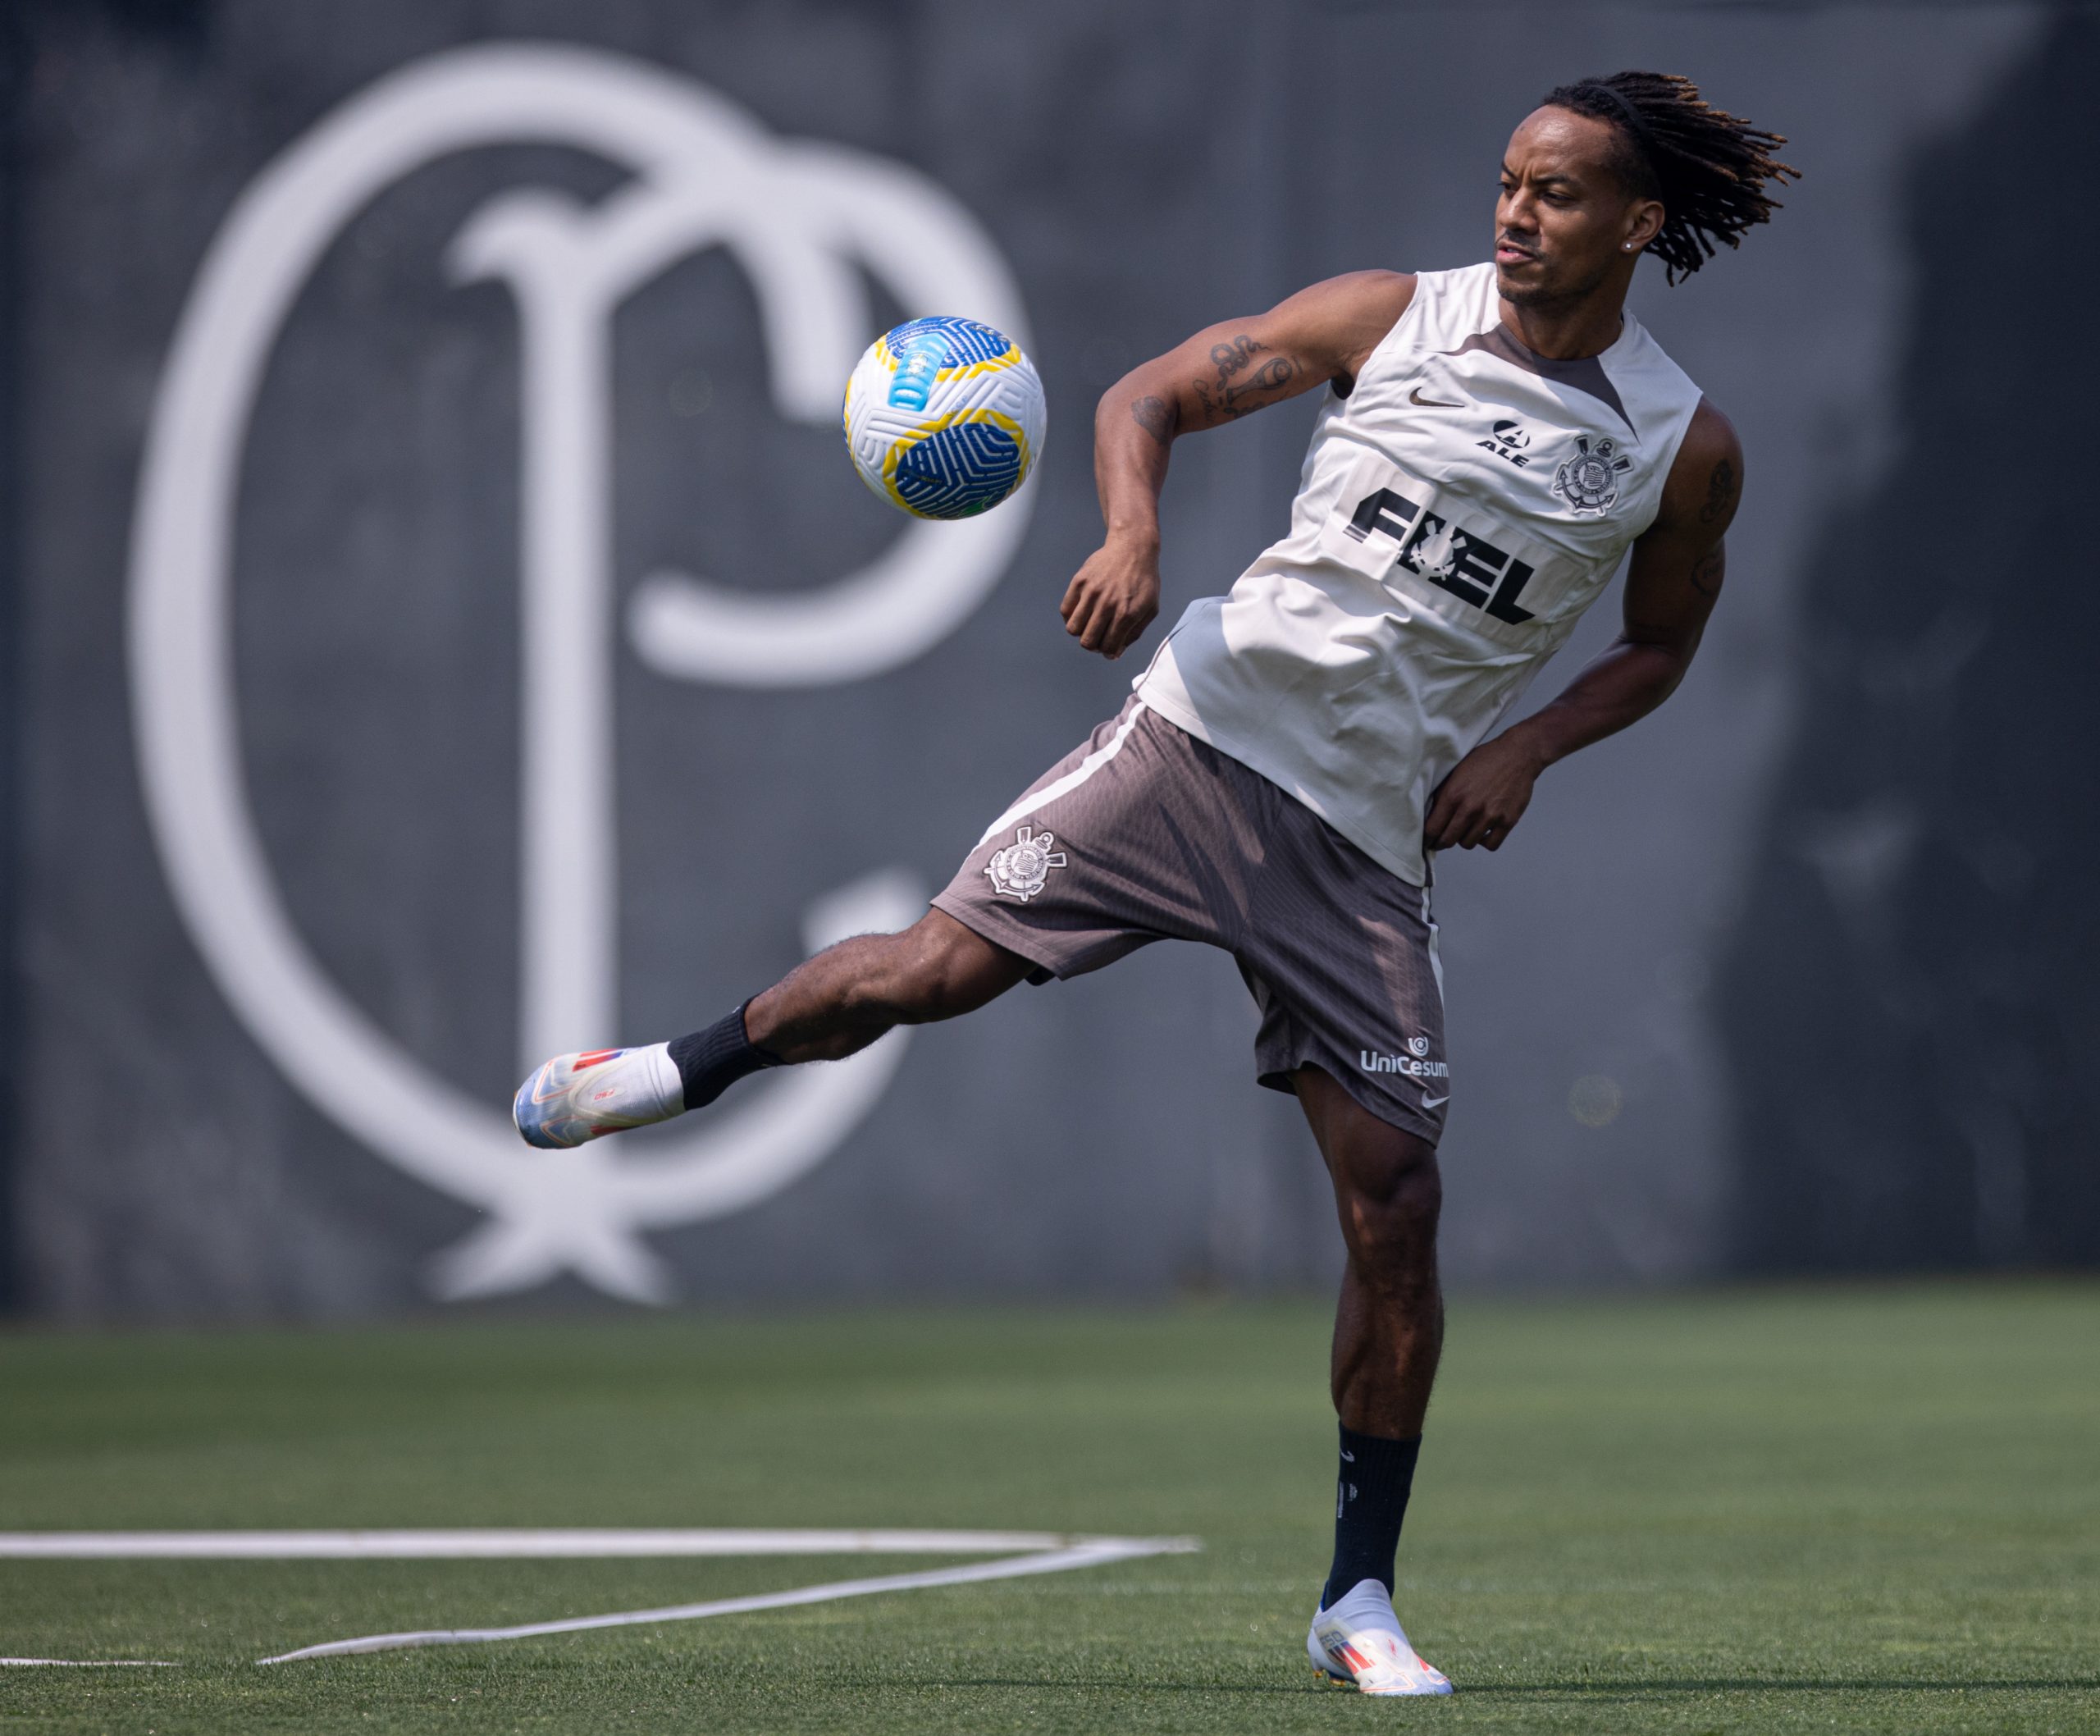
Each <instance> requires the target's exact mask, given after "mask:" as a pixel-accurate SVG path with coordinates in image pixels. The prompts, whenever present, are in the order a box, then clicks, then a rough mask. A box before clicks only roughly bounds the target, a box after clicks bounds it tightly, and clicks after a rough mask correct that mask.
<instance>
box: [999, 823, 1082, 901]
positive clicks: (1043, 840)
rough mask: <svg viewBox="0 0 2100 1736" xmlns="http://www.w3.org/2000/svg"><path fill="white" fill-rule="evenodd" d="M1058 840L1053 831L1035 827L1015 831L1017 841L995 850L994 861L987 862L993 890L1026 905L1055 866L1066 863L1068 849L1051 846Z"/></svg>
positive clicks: (1041, 887)
mask: <svg viewBox="0 0 2100 1736" xmlns="http://www.w3.org/2000/svg"><path fill="white" fill-rule="evenodd" d="M1054 843H1057V835H1056V834H1054V833H1051V832H1038V831H1037V830H1036V829H1035V828H1034V826H1023V827H1022V828H1021V829H1020V830H1019V831H1017V832H1016V833H1015V834H1014V841H1013V842H1012V843H1010V844H1008V845H1007V846H1006V847H1005V848H1003V849H1000V850H994V851H993V852H992V860H991V861H988V862H987V863H986V864H985V865H984V872H985V874H986V875H987V876H988V878H989V879H990V880H991V882H992V890H993V891H994V892H996V893H1003V894H1004V895H1005V896H1006V897H1007V898H1019V899H1020V901H1021V902H1022V903H1024V904H1025V903H1026V902H1028V901H1029V899H1030V898H1034V896H1035V895H1036V893H1039V892H1040V891H1042V890H1043V884H1044V882H1046V881H1047V880H1048V879H1049V878H1050V870H1052V868H1061V867H1063V866H1065V861H1066V857H1065V852H1063V851H1061V850H1057V851H1052V848H1051V846H1052V844H1054Z"/></svg>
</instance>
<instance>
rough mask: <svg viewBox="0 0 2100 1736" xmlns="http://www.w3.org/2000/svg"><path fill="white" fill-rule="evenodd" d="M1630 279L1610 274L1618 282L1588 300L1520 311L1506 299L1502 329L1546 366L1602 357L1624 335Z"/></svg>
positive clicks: (1599, 288)
mask: <svg viewBox="0 0 2100 1736" xmlns="http://www.w3.org/2000/svg"><path fill="white" fill-rule="evenodd" d="M1632 275H1633V274H1632V272H1631V271H1628V272H1625V273H1624V274H1623V276H1621V275H1620V274H1618V273H1614V278H1615V279H1616V280H1617V281H1605V282H1604V283H1602V284H1600V285H1599V286H1597V287H1596V289H1594V290H1591V291H1590V293H1589V294H1587V295H1581V296H1573V297H1570V298H1569V299H1568V300H1566V301H1552V302H1538V303H1533V304H1531V305H1529V306H1527V307H1519V306H1518V304H1516V303H1515V302H1513V301H1511V300H1510V299H1509V297H1507V296H1506V295H1505V296H1504V297H1503V299H1502V323H1503V324H1504V326H1506V327H1508V328H1509V331H1510V333H1511V335H1512V336H1514V337H1515V338H1516V339H1517V340H1518V342H1520V343H1522V344H1523V345H1524V347H1525V348H1526V349H1529V350H1531V351H1532V353H1533V354H1536V355H1542V356H1544V357H1545V359H1547V360H1548V361H1550V362H1577V361H1580V360H1582V358H1583V357H1585V356H1593V355H1601V354H1604V352H1605V350H1607V349H1610V348H1611V346H1612V345H1614V344H1615V343H1617V342H1618V334H1619V333H1620V332H1621V331H1623V330H1624V329H1625V326H1626V290H1627V285H1628V282H1630V281H1631V280H1632Z"/></svg>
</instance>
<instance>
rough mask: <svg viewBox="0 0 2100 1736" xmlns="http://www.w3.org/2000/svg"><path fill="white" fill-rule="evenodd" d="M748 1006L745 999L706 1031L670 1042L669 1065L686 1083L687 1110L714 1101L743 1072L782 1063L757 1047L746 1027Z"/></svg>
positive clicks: (682, 1081)
mask: <svg viewBox="0 0 2100 1736" xmlns="http://www.w3.org/2000/svg"><path fill="white" fill-rule="evenodd" d="M750 1005H751V1003H750V1002H749V1001H746V1002H745V1003H744V1006H743V1007H738V1008H737V1010H736V1011H735V1012H733V1013H731V1014H730V1015H729V1016H728V1017H727V1018H725V1019H723V1020H720V1021H718V1022H717V1023H715V1024H713V1025H710V1026H708V1027H707V1029H706V1030H696V1031H695V1032H693V1034H692V1035H691V1036H689V1037H678V1038H675V1039H673V1041H672V1042H671V1044H669V1048H670V1051H671V1064H672V1065H673V1067H677V1068H678V1079H679V1080H680V1082H681V1083H682V1084H683V1085H684V1086H685V1092H686V1108H688V1109H697V1108H701V1106H702V1105H703V1104H705V1103H713V1102H714V1099H716V1098H718V1097H719V1096H720V1095H721V1094H723V1093H724V1091H726V1090H728V1089H729V1087H730V1086H731V1085H734V1084H735V1083H736V1082H737V1080H739V1079H742V1077H743V1076H744V1075H745V1074H746V1073H756V1071H759V1069H760V1067H778V1066H779V1065H780V1064H781V1062H780V1058H779V1056H778V1055H776V1054H773V1053H770V1052H769V1051H768V1050H765V1049H762V1048H758V1047H757V1046H756V1045H755V1044H753V1043H752V1041H751V1035H750V1034H749V1033H748V1032H747V1031H746V1030H745V1029H744V1007H748V1006H750Z"/></svg>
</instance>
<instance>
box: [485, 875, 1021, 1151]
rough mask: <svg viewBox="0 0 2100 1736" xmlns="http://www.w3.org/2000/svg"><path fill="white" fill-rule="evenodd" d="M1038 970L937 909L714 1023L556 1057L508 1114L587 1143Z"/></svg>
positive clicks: (529, 1136)
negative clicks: (667, 1037) (642, 1043)
mask: <svg viewBox="0 0 2100 1736" xmlns="http://www.w3.org/2000/svg"><path fill="white" fill-rule="evenodd" d="M1029 969H1030V966H1029V962H1028V961H1027V960H1026V959H1025V958H1022V957H1019V956H1018V955H1017V954H1015V953H1009V952H1008V951H1007V949H1006V948H1004V947H1000V946H995V945H993V943H991V942H990V941H988V940H987V939H984V937H983V936H982V935H979V934H974V933H972V932H971V931H970V930H969V929H966V928H965V927H964V926H963V925H962V924H961V923H960V922H958V921H956V920H955V918H954V917H952V916H947V915H944V914H943V912H942V911H937V910H935V911H928V912H927V913H926V914H925V915H924V916H922V917H921V918H920V920H919V921H917V922H916V923H915V924H914V925H912V926H911V927H910V928H908V929H906V930H905V931H904V932H903V933H902V934H860V935H856V936H855V937H854V938H853V939H851V940H842V941H841V942H839V943H838V945H837V946H834V947H828V948H825V949H824V951H823V952H821V953H818V954H817V955H816V957H814V958H811V959H808V960H806V961H805V962H803V963H802V964H801V965H800V966H797V968H796V969H795V970H794V971H791V972H790V973H789V974H788V976H787V977H786V978H785V979H784V980H782V981H781V982H779V983H777V984H774V986H773V987H772V988H770V989H767V990H766V991H765V993H764V994H759V995H756V996H754V997H753V998H751V999H750V1000H748V1001H746V1003H744V1004H743V1005H742V1007H737V1008H736V1009H735V1010H734V1011H733V1012H730V1013H729V1014H728V1015H727V1016H725V1017H724V1018H723V1019H721V1020H719V1021H718V1022H716V1023H715V1024H714V1025H712V1026H709V1027H708V1029H706V1030H696V1031H694V1032H693V1033H692V1035H689V1036H683V1037H678V1038H675V1039H673V1040H672V1041H670V1042H669V1043H652V1044H649V1045H648V1046H647V1047H646V1048H600V1049H587V1050H584V1051H583V1052H582V1053H578V1054H573V1055H558V1056H556V1057H555V1058H554V1059H553V1060H551V1061H550V1062H546V1064H545V1065H544V1066H542V1067H538V1068H537V1069H536V1070H535V1071H534V1072H533V1074H532V1077H531V1078H529V1079H527V1080H526V1081H525V1083H524V1084H523V1085H520V1086H519V1087H518V1096H517V1099H516V1101H515V1102H514V1103H513V1104H512V1106H511V1114H512V1117H513V1118H514V1120H515V1121H516V1122H517V1123H518V1132H519V1133H521V1134H523V1135H524V1136H525V1139H526V1141H527V1143H528V1144H533V1145H540V1146H545V1147H548V1148H559V1147H564V1146H570V1145H581V1144H583V1143H584V1142H585V1141H586V1140H595V1139H596V1138H598V1137H599V1136H600V1135H602V1134H607V1133H619V1132H621V1131H623V1130H625V1129H627V1128H629V1127H642V1126H647V1125H648V1124H649V1123H650V1122H661V1121H668V1120H669V1119H670V1117H673V1116H674V1115H683V1113H684V1112H686V1111H687V1110H688V1109H697V1108H700V1107H701V1105H702V1104H704V1103H713V1102H714V1099H716V1098H718V1097H719V1096H720V1095H721V1094H723V1092H724V1091H725V1090H728V1088H729V1087H730V1086H731V1085H734V1084H735V1083H736V1082H737V1080H739V1079H742V1077H743V1076H745V1075H746V1074H747V1073H755V1072H757V1071H759V1070H760V1068H762V1067H792V1066H793V1065H795V1064H796V1063H797V1062H804V1061H837V1060H839V1059H841V1058H843V1057H845V1056H847V1055H850V1054H852V1053H855V1052H856V1050H859V1049H863V1048H866V1047H867V1046H868V1045H869V1044H870V1043H872V1042H874V1040H875V1039H876V1038H878V1037H879V1036H881V1035H883V1033H884V1032H885V1031H887V1030H890V1029H891V1028H892V1027H893V1026H898V1025H924V1024H929V1023H931V1022H932V1021H934V1020H936V1019H952V1018H953V1017H955V1016H956V1015H957V1014H958V1013H964V1012H974V1011H975V1010H976V1009H977V1008H978V1007H982V1006H983V1005H984V1003H986V1002H987V1001H988V1000H991V999H993V998H994V997H996V996H998V995H1001V994H1004V993H1005V992H1006V991H1007V989H1011V988H1012V987H1013V985H1014V984H1016V983H1017V982H1019V981H1020V980H1021V978H1022V977H1024V976H1025V975H1027V974H1028V972H1029Z"/></svg>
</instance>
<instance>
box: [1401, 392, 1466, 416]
mask: <svg viewBox="0 0 2100 1736" xmlns="http://www.w3.org/2000/svg"><path fill="white" fill-rule="evenodd" d="M1408 403H1409V404H1420V405H1421V406H1422V408H1423V409H1426V410H1462V409H1464V408H1465V407H1466V406H1465V404H1464V402H1463V400H1461V401H1460V402H1459V403H1457V404H1446V403H1445V401H1444V400H1442V399H1441V398H1425V397H1423V396H1422V388H1421V387H1420V386H1417V387H1415V389H1414V390H1413V391H1411V392H1409V393H1408Z"/></svg>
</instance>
